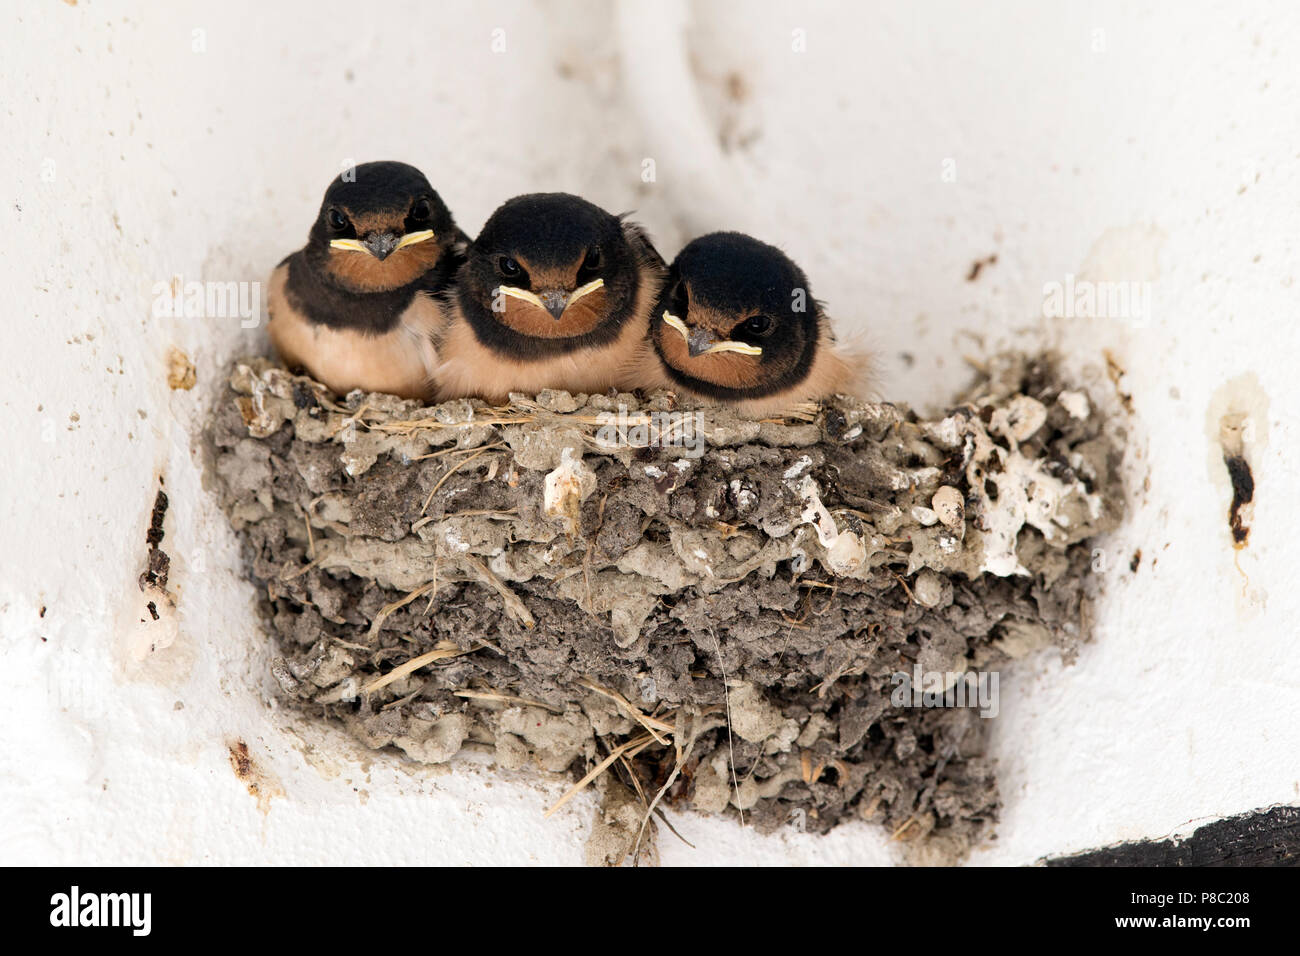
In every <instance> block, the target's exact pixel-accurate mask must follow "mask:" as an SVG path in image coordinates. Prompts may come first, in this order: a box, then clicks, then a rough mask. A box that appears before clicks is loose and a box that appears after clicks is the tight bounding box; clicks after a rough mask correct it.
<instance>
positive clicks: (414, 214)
mask: <svg viewBox="0 0 1300 956" xmlns="http://www.w3.org/2000/svg"><path fill="white" fill-rule="evenodd" d="M432 215H433V203H432V202H431V201H430V200H428V199H418V200H416V203H415V205H414V206H412V207H411V218H412V219H414V220H415V221H416V222H424V221H425V220H427V219H428V218H429V217H430V216H432Z"/></svg>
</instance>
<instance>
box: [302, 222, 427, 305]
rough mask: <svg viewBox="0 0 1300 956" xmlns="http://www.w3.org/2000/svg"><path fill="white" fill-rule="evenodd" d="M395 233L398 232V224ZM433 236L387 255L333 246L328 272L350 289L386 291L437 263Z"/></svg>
mask: <svg viewBox="0 0 1300 956" xmlns="http://www.w3.org/2000/svg"><path fill="white" fill-rule="evenodd" d="M397 232H398V234H399V235H400V234H401V227H400V225H399V227H398V230H397ZM443 251H444V250H443V246H442V243H441V242H439V241H438V240H437V238H433V239H426V240H425V241H424V242H417V243H415V244H414V245H410V246H406V247H404V248H402V249H398V250H397V251H395V252H393V253H392V254H390V255H389V257H388V258H387V259H378V258H376V257H375V256H372V255H371V254H370V253H368V252H358V251H356V250H354V249H333V248H331V249H330V251H329V258H328V259H327V260H326V261H325V269H326V271H327V272H329V274H330V276H331V277H332V278H333V279H334V280H335V281H336V282H338V283H339V285H341V286H343V287H344V288H345V289H350V290H352V291H353V292H386V291H387V290H389V289H400V288H401V287H402V286H404V285H408V284H409V283H411V282H414V281H415V280H416V279H418V278H419V277H420V276H422V275H424V274H425V273H426V272H428V271H429V270H430V269H432V268H433V267H434V266H435V265H437V263H438V259H439V258H440V257H441V256H442V253H443Z"/></svg>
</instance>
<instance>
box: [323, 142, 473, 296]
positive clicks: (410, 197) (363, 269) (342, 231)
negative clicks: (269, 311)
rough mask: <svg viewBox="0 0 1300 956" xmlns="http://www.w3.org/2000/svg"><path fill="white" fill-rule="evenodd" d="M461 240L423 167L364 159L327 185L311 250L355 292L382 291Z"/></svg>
mask: <svg viewBox="0 0 1300 956" xmlns="http://www.w3.org/2000/svg"><path fill="white" fill-rule="evenodd" d="M461 243H463V234H462V233H461V232H460V230H459V229H458V228H457V227H456V223H455V221H454V220H453V219H452V215H451V211H450V210H448V208H447V206H446V204H445V203H444V202H443V201H442V198H441V197H440V196H439V195H438V193H437V192H436V191H435V190H434V188H433V187H432V186H431V185H429V180H427V179H426V178H425V176H424V174H423V173H422V172H420V171H419V170H418V169H416V168H415V167H414V166H409V165H407V164H406V163H397V162H378V163H362V164H360V165H359V166H356V167H353V168H352V169H351V170H348V171H345V172H343V173H341V174H340V175H339V176H338V178H336V179H335V180H334V181H333V182H332V183H330V185H329V188H328V189H326V190H325V199H324V200H323V201H322V202H321V207H320V213H319V215H317V217H316V222H315V223H314V224H313V225H312V229H311V234H310V236H309V238H308V241H307V249H306V254H307V258H308V261H309V262H311V263H312V265H313V266H314V267H315V268H317V269H319V270H320V271H321V272H323V273H324V274H325V275H326V276H328V277H329V278H330V279H331V280H333V281H334V282H335V283H336V284H338V285H339V286H342V287H343V288H345V289H347V290H349V291H351V292H359V293H365V292H385V291H389V290H392V289H398V288H401V287H403V286H406V285H409V284H410V283H412V282H414V281H416V280H417V279H419V278H420V277H421V276H423V275H424V274H425V273H427V272H429V271H430V270H432V269H434V268H435V266H438V265H439V261H440V260H442V258H443V256H444V255H448V253H449V252H451V251H452V250H454V249H455V248H456V247H457V245H458V244H461Z"/></svg>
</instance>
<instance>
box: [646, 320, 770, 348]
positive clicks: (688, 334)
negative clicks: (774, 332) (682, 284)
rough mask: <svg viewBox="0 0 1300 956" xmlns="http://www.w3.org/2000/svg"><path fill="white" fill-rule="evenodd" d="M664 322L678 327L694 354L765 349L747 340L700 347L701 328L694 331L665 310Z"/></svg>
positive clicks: (675, 327) (715, 343)
mask: <svg viewBox="0 0 1300 956" xmlns="http://www.w3.org/2000/svg"><path fill="white" fill-rule="evenodd" d="M664 324H665V325H667V326H669V327H671V328H674V329H676V330H677V331H678V332H679V333H680V334H681V337H682V338H683V339H685V340H686V347H687V349H688V350H689V351H690V353H691V355H692V356H696V355H713V354H714V353H716V352H739V353H740V354H741V355H762V354H763V350H762V349H761V348H759V347H758V346H757V345H750V344H749V343H747V342H732V341H726V342H714V343H712V344H710V345H709V346H708V347H707V348H700V347H699V341H698V339H699V337H700V333H701V330H699V329H696V330H695V331H694V332H692V330H691V329H690V328H689V327H688V326H687V325H686V323H685V322H683V321H682V320H681V319H679V318H678V317H677V316H675V315H673V314H672V313H671V312H668V311H666V310H665V312H664Z"/></svg>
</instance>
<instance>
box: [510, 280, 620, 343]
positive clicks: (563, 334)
mask: <svg viewBox="0 0 1300 956" xmlns="http://www.w3.org/2000/svg"><path fill="white" fill-rule="evenodd" d="M495 303H496V304H500V305H501V306H502V307H503V310H504V311H501V312H498V313H497V317H498V318H499V319H500V320H501V322H502V323H503V324H504V325H508V326H509V327H510V328H512V329H514V330H515V331H516V332H518V333H519V334H520V335H527V336H530V337H532V338H538V339H567V338H573V337H574V336H578V335H586V334H587V333H588V332H590V331H591V330H592V329H594V328H596V327H597V326H598V325H600V324H601V323H602V322H604V321H605V319H606V317H607V316H606V313H605V305H606V298H605V290H604V289H597V290H596V291H595V292H591V293H588V294H587V295H585V296H583V297H582V298H581V299H579V300H578V301H577V302H574V303H572V304H570V305H569V307H568V308H566V309H565V310H564V314H563V315H561V316H560V318H559V319H556V318H554V317H553V316H552V315H551V313H549V312H547V311H546V310H545V309H542V308H538V307H537V306H536V305H534V304H533V303H531V302H524V301H523V300H521V299H515V298H511V297H510V296H506V295H501V294H500V293H498V295H497V298H496V300H495Z"/></svg>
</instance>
